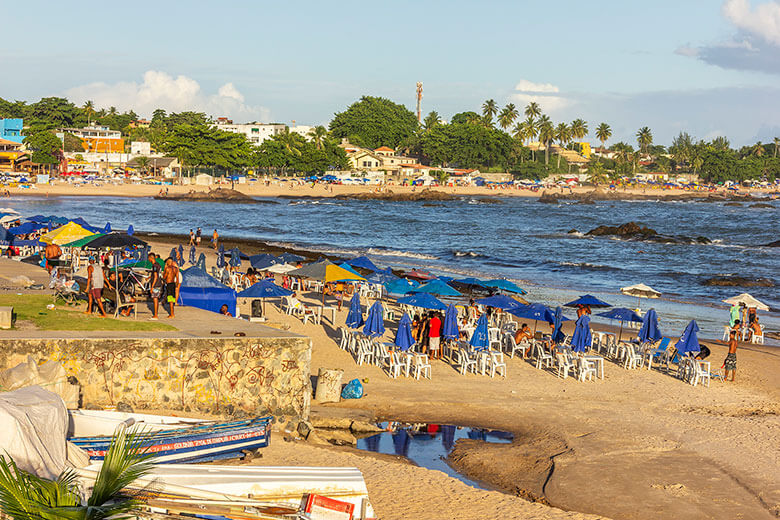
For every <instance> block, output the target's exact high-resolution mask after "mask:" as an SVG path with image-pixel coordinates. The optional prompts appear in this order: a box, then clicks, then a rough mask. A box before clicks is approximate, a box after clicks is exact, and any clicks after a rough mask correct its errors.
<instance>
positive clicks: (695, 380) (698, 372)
mask: <svg viewBox="0 0 780 520" xmlns="http://www.w3.org/2000/svg"><path fill="white" fill-rule="evenodd" d="M692 364H693V375H692V378H691V385H693V386H696V385H697V384H699V383H700V382H702V383H704V382H705V381H706V383H707V388H709V387H710V380H711V379H712V374H711V369H710V362H709V361H699V360H697V359H694V360H693V363H692Z"/></svg>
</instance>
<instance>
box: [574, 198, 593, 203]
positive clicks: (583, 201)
mask: <svg viewBox="0 0 780 520" xmlns="http://www.w3.org/2000/svg"><path fill="white" fill-rule="evenodd" d="M577 204H595V202H593V200H592V199H582V200H581V201H579V202H578V203H577Z"/></svg>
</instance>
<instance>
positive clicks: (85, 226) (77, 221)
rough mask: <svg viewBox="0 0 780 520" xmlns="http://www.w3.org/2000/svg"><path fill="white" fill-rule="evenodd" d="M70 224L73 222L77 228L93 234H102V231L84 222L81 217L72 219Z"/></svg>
mask: <svg viewBox="0 0 780 520" xmlns="http://www.w3.org/2000/svg"><path fill="white" fill-rule="evenodd" d="M71 222H73V223H74V224H78V225H79V226H81V227H83V228H84V229H86V230H87V231H91V232H93V233H102V232H103V229H101V228H97V227H95V226H91V225H90V224H89V222H87V221H86V220H84V219H83V218H81V217H76V218H74V219H71Z"/></svg>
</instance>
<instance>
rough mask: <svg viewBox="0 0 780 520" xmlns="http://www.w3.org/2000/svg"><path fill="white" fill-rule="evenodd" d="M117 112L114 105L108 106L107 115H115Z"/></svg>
mask: <svg viewBox="0 0 780 520" xmlns="http://www.w3.org/2000/svg"><path fill="white" fill-rule="evenodd" d="M116 114H117V111H116V107H108V115H110V116H115V115H116Z"/></svg>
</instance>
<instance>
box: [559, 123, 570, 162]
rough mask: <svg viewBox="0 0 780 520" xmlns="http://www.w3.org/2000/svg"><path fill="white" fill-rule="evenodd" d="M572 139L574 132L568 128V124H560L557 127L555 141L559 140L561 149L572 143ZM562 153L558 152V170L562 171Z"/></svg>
mask: <svg viewBox="0 0 780 520" xmlns="http://www.w3.org/2000/svg"><path fill="white" fill-rule="evenodd" d="M571 137H572V131H571V129H570V128H569V127H568V125H567V124H566V123H558V126H556V127H555V139H557V140H558V143H560V146H561V148H565V147H566V144H568V143H569V141H571ZM561 151H562V150H559V151H558V166H557V168H558V169H560V167H561Z"/></svg>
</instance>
